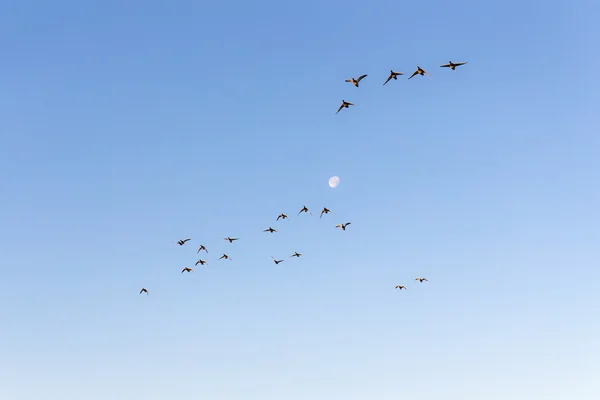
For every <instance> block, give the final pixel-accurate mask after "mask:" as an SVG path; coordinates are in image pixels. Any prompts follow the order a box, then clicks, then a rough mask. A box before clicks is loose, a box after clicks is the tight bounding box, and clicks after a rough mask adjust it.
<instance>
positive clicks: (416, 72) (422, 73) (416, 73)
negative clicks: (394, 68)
mask: <svg viewBox="0 0 600 400" xmlns="http://www.w3.org/2000/svg"><path fill="white" fill-rule="evenodd" d="M425 74H427V76H431V75H429V72H427V71H425V70H424V69H423V68H421V67H419V66H418V65H417V70H416V71H415V72H413V74H412V75H411V76H410V78H408V79H411V78H412V77H413V76H415V75H425Z"/></svg>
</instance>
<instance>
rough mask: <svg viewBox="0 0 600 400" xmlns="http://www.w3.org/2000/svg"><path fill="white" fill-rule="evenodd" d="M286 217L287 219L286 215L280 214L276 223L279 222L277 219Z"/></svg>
mask: <svg viewBox="0 0 600 400" xmlns="http://www.w3.org/2000/svg"><path fill="white" fill-rule="evenodd" d="M287 217H288V216H287V215H285V214H284V213H281V214H279V215H278V216H277V221H279V218H283V219H286V218H287Z"/></svg>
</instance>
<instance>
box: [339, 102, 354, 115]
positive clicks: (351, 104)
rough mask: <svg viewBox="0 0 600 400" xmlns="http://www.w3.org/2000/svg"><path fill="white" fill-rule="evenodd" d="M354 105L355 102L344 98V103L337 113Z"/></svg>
mask: <svg viewBox="0 0 600 400" xmlns="http://www.w3.org/2000/svg"><path fill="white" fill-rule="evenodd" d="M353 105H354V104H353V103H350V102H349V101H346V100H342V105H341V106H340V108H338V110H337V112H336V114H337V113H339V112H340V110H341V109H342V108H350V106H353Z"/></svg>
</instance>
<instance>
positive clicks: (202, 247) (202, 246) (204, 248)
mask: <svg viewBox="0 0 600 400" xmlns="http://www.w3.org/2000/svg"><path fill="white" fill-rule="evenodd" d="M202 250H204V251H205V252H206V253H207V254H208V250H206V247H204V245H203V244H201V245H200V247H198V251H197V252H196V254H198V253H200V252H201V251H202Z"/></svg>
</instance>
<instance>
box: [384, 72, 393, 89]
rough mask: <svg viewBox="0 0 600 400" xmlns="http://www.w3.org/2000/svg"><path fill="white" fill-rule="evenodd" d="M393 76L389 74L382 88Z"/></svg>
mask: <svg viewBox="0 0 600 400" xmlns="http://www.w3.org/2000/svg"><path fill="white" fill-rule="evenodd" d="M393 76H394V75H392V74H390V76H388V78H387V79H386V80H385V82H383V86H385V84H386V83H388V82H389V81H390V80H391V79H392V77H393Z"/></svg>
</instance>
